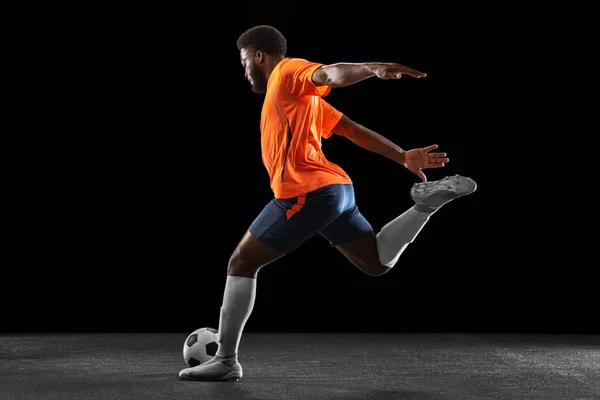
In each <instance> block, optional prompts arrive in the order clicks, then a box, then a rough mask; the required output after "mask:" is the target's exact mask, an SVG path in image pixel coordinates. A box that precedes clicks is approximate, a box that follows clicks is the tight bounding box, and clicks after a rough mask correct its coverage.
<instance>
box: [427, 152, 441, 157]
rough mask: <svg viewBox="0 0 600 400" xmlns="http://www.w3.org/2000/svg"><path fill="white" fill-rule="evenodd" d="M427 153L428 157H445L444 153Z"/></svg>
mask: <svg viewBox="0 0 600 400" xmlns="http://www.w3.org/2000/svg"><path fill="white" fill-rule="evenodd" d="M427 155H428V156H429V157H433V158H443V157H446V153H429V154H427Z"/></svg>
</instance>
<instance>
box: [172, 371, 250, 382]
mask: <svg viewBox="0 0 600 400" xmlns="http://www.w3.org/2000/svg"><path fill="white" fill-rule="evenodd" d="M241 379H242V377H241V376H237V375H235V374H234V373H233V372H230V373H229V374H227V375H225V376H224V377H223V378H220V379H203V378H197V377H194V376H180V377H179V380H180V381H199V382H239V381H240V380H241Z"/></svg>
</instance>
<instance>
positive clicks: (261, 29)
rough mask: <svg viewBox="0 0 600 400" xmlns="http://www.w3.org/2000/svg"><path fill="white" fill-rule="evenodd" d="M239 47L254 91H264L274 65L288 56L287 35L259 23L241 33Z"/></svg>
mask: <svg viewBox="0 0 600 400" xmlns="http://www.w3.org/2000/svg"><path fill="white" fill-rule="evenodd" d="M237 48H238V50H239V51H240V58H241V61H242V66H243V67H244V73H245V75H246V79H248V80H249V81H250V84H251V85H252V91H253V92H255V93H264V92H265V91H266V90H267V81H268V79H269V75H270V73H271V71H272V70H273V67H274V66H275V65H276V64H277V63H278V62H279V61H281V59H282V58H285V56H286V52H287V42H286V39H285V37H284V36H283V35H282V34H281V32H279V31H278V30H277V29H275V28H274V27H272V26H269V25H257V26H255V27H253V28H250V29H248V30H247V31H246V32H244V33H242V34H241V35H240V37H239V38H238V40H237Z"/></svg>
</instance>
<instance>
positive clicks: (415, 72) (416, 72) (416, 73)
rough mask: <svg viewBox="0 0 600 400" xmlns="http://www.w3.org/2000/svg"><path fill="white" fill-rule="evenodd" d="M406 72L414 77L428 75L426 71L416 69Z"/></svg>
mask: <svg viewBox="0 0 600 400" xmlns="http://www.w3.org/2000/svg"><path fill="white" fill-rule="evenodd" d="M405 74H407V75H410V76H412V77H413V78H425V77H426V76H427V74H426V73H424V72H419V71H415V70H412V71H410V72H405Z"/></svg>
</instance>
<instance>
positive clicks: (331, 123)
mask: <svg viewBox="0 0 600 400" xmlns="http://www.w3.org/2000/svg"><path fill="white" fill-rule="evenodd" d="M320 102H321V110H322V113H323V114H322V115H323V122H322V127H321V136H322V137H324V138H325V139H328V138H329V137H330V136H331V134H332V133H333V128H335V126H336V125H337V124H338V122H340V119H342V116H343V115H344V114H343V113H342V112H340V111H338V110H337V109H336V108H335V107H333V106H332V105H331V104H329V103H328V102H326V101H325V100H323V99H320Z"/></svg>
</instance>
